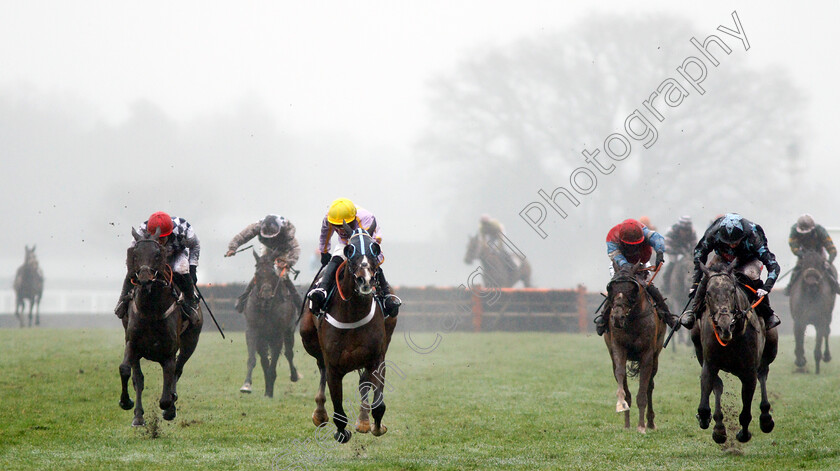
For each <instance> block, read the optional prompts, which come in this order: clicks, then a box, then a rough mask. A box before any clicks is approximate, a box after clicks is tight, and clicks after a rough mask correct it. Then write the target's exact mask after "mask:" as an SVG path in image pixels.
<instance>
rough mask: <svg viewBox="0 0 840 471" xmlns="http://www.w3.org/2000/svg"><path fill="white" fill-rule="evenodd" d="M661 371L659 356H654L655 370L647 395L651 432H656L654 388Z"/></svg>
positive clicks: (652, 371)
mask: <svg viewBox="0 0 840 471" xmlns="http://www.w3.org/2000/svg"><path fill="white" fill-rule="evenodd" d="M657 371H659V355H654V358H653V368H652V369H651V373H650V385H649V386H648V390H647V395H648V403H647V428H648V429H650V430H656V424H655V423H654V421H653V419H654V417H656V413H655V412H654V411H653V386H654V381H653V380H654V378H656V372H657Z"/></svg>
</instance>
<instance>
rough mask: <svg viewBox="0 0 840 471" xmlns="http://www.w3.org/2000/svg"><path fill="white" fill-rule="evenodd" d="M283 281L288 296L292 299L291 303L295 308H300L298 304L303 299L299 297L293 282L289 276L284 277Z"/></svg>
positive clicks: (301, 302)
mask: <svg viewBox="0 0 840 471" xmlns="http://www.w3.org/2000/svg"><path fill="white" fill-rule="evenodd" d="M283 283H284V284H285V285H286V289H287V290H288V291H289V297H290V298H291V299H292V304H294V305H295V308H300V305H301V304H303V300H302V299H300V293H298V290H297V287H296V286H295V284H294V283H293V282H292V280H290V279H289V278H284V279H283Z"/></svg>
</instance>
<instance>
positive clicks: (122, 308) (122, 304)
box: [114, 274, 132, 319]
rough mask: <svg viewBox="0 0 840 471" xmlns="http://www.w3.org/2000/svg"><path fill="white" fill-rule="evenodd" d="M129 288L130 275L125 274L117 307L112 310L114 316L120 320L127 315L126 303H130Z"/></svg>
mask: <svg viewBox="0 0 840 471" xmlns="http://www.w3.org/2000/svg"><path fill="white" fill-rule="evenodd" d="M131 288H132V286H131V275H130V274H126V275H125V280H123V285H122V291H120V297H119V299H118V300H117V307H115V308H114V314H115V315H116V316H117V317H118V318H120V319H122V318H123V317H125V315H126V313H128V303H129V301H131V296H129V294H128V292H129V291H130V290H131Z"/></svg>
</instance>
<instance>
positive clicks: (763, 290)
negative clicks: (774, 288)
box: [755, 288, 770, 298]
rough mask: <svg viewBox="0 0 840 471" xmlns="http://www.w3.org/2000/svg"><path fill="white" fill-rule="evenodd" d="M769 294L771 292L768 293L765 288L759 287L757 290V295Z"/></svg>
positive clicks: (760, 296)
mask: <svg viewBox="0 0 840 471" xmlns="http://www.w3.org/2000/svg"><path fill="white" fill-rule="evenodd" d="M768 294H770V293H768V292H767V291H766V290H765V289H764V288H758V289H757V290H756V291H755V295H756V296H758V297H759V298H762V297H764V296H767V295H768Z"/></svg>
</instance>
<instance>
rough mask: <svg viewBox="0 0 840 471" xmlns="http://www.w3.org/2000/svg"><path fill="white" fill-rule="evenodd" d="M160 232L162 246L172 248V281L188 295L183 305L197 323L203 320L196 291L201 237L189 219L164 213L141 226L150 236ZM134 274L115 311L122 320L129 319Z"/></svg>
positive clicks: (130, 274) (126, 283) (127, 283)
mask: <svg viewBox="0 0 840 471" xmlns="http://www.w3.org/2000/svg"><path fill="white" fill-rule="evenodd" d="M158 229H160V236H159V237H160V240H159V241H160V243H161V244H163V245H165V246H168V247H170V248H171V249H172V253H171V255H170V256H169V260H168V261H167V264H168V265H169V266H170V267H172V280H173V281H175V284H176V285H178V289H180V290H181V293H183V295H184V301H186V304H185V305H184V306H183V307H184V309H183V311H184V313H185V314H186V315H187V318H188V319H189V320H190V322H192V323H193V324H197V323H198V321H199V320H200V319H199V318H198V294H197V293H196V290H195V282H196V281H198V278H197V277H196V270H197V268H198V256H199V253H200V252H201V246H200V245H199V242H198V237H196V235H195V231H193V228H192V226H191V225H190V223H188V222H187V221H186V220H185V219H183V218H176V217H171V216H169V215H168V214H166V213H164V212H163V211H158V212H156V213H154V214H152V215H151V216H149V219H148V220H147V221H146V222H144V223H143V224H141V225H140V229H139V230H138V231H137V232H138V233H139V234H140V235H141V236H143V237H146V236H148V235H149V234H154V233H155V232H156V231H157V230H158ZM135 243H136V241H134V240H132V241H131V247H134V244H135ZM133 275H134V274H133V273H127V274H126V275H125V280H124V281H123V287H122V292H120V299H119V302H117V307H116V308H115V309H114V314H116V315H117V317H119V318H120V319H122V318H123V317H125V314H126V312H127V311H128V301H131V297H130V296H128V291H129V290H130V289H131V277H132V276H133Z"/></svg>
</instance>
